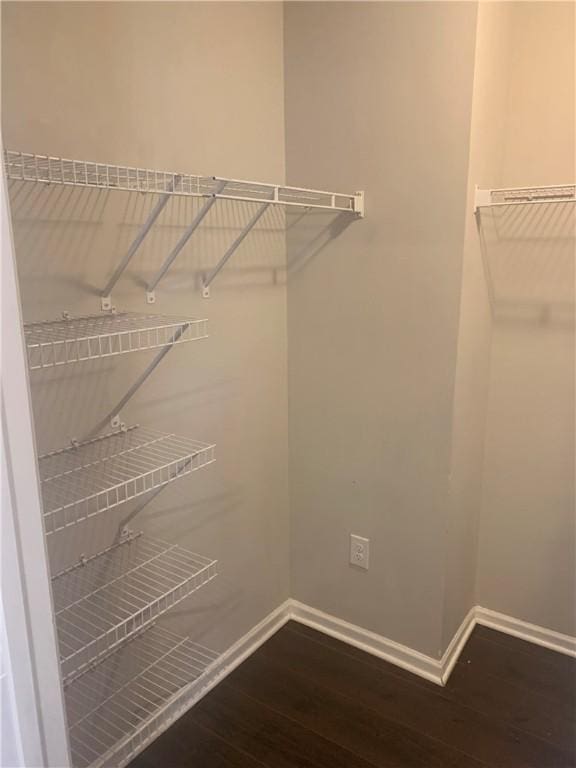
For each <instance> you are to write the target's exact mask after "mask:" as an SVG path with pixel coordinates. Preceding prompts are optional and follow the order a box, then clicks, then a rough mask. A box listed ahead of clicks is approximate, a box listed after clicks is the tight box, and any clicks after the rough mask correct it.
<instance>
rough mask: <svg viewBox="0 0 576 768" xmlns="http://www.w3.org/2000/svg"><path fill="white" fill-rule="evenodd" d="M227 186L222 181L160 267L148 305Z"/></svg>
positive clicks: (151, 285)
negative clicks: (159, 284)
mask: <svg viewBox="0 0 576 768" xmlns="http://www.w3.org/2000/svg"><path fill="white" fill-rule="evenodd" d="M225 186H226V182H225V181H221V182H220V184H219V185H218V187H217V189H216V192H214V193H213V194H212V196H211V197H210V199H209V200H207V201H206V202H205V203H204V205H203V206H202V208H201V209H200V211H199V212H198V213H197V214H196V216H195V217H194V219H193V220H192V222H191V223H190V224H189V226H188V227H187V228H186V231H185V232H184V234H183V235H182V237H181V238H180V240H178V242H177V243H176V245H175V246H174V248H173V249H172V251H171V252H170V253H169V254H168V256H167V257H166V259H165V260H164V263H163V264H162V266H161V267H160V269H159V270H158V272H157V273H156V275H155V276H154V278H153V279H152V281H151V282H150V283H148V285H147V287H146V301H147V302H148V304H154V302H155V301H156V295H155V291H156V286H157V285H158V283H159V282H160V280H162V278H163V277H164V275H165V274H166V272H168V270H169V269H170V267H171V266H172V263H173V262H174V260H175V259H176V257H177V256H178V254H179V253H180V251H181V250H182V248H184V246H185V245H186V243H187V242H188V240H190V238H191V237H192V235H193V233H194V232H195V230H196V229H198V227H199V226H200V224H201V223H202V220H203V219H204V218H205V216H206V215H207V213H208V212H209V211H210V209H211V208H212V206H213V205H214V203H215V202H216V200H217V199H218V197H217V195H219V194H220V192H222V190H223V189H224V187H225Z"/></svg>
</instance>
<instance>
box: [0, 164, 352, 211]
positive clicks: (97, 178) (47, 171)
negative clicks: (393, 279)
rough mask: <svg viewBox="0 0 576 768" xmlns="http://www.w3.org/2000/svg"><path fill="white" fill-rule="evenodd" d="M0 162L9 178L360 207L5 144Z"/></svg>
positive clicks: (297, 190)
mask: <svg viewBox="0 0 576 768" xmlns="http://www.w3.org/2000/svg"><path fill="white" fill-rule="evenodd" d="M4 163H5V168H6V175H7V177H8V178H9V179H11V180H14V181H34V182H43V183H45V184H64V185H68V186H80V187H93V188H99V189H120V190H125V191H130V192H132V191H136V192H155V193H160V194H170V195H184V196H192V197H217V198H222V199H226V200H244V201H248V202H264V201H268V202H270V203H271V204H279V205H288V206H290V205H297V206H304V207H309V208H323V209H330V210H336V211H348V212H350V213H360V208H359V207H358V206H359V205H360V197H359V195H358V194H346V193H340V192H327V191H324V190H316V189H306V188H304V187H289V186H283V185H276V184H267V183H262V182H256V181H242V180H239V179H223V178H220V177H216V176H196V175H191V174H181V173H174V172H169V171H155V170H151V169H149V168H132V167H130V166H119V165H107V164H104V163H94V162H89V161H85V160H69V159H66V158H62V157H50V156H48V155H36V154H32V153H27V152H15V151H13V150H5V153H4ZM222 182H225V188H224V191H223V192H220V191H219V190H220V189H221V184H222Z"/></svg>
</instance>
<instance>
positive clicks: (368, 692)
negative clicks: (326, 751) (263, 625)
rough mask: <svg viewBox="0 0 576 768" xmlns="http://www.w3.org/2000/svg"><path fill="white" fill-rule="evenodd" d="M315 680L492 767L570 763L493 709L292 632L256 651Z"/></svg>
mask: <svg viewBox="0 0 576 768" xmlns="http://www.w3.org/2000/svg"><path fill="white" fill-rule="evenodd" d="M260 653H261V654H264V655H266V656H267V657H269V658H270V659H271V660H273V661H276V662H278V663H282V664H285V665H288V666H290V668H291V669H292V670H294V671H296V672H297V673H299V674H302V675H304V676H305V677H306V678H307V679H309V680H311V681H313V682H314V683H316V684H318V685H321V686H326V687H327V688H330V689H331V690H333V691H337V692H338V693H341V694H343V695H345V696H348V697H350V698H352V699H354V700H356V701H358V702H359V703H361V704H362V705H363V706H366V707H369V708H370V709H372V710H374V711H375V712H376V713H378V714H380V715H382V716H383V717H386V718H388V719H390V720H392V721H394V722H398V723H401V724H402V725H405V726H407V727H409V728H413V729H414V730H415V731H417V732H418V733H422V734H425V735H427V736H430V737H432V738H434V739H437V740H439V741H442V742H444V743H445V744H448V745H450V746H452V747H455V748H456V749H459V750H461V751H462V752H466V753H468V754H470V755H471V756H475V757H477V758H479V759H480V760H482V761H483V762H485V763H487V764H488V765H490V766H503V767H506V768H507V766H510V765H514V766H518V768H521V767H522V768H540V767H541V766H545V765H547V766H558V765H566V766H568V765H570V764H571V763H574V762H575V761H574V753H573V752H572V753H569V752H567V751H565V750H561V749H559V748H558V747H555V746H554V745H553V744H551V743H549V742H547V741H543V740H542V739H540V738H537V737H536V736H534V735H532V734H530V733H525V732H523V731H521V730H519V729H516V728H512V727H510V726H509V725H508V724H507V723H504V722H502V721H501V720H500V719H499V718H498V716H494V713H492V714H491V715H487V714H484V713H481V712H477V711H472V710H470V709H469V708H468V707H466V706H465V705H463V704H461V703H460V702H458V701H455V700H454V699H453V698H448V697H445V696H443V695H441V693H440V691H441V689H440V688H439V687H438V686H436V689H437V690H436V691H434V692H431V691H426V690H424V689H423V688H421V687H420V686H418V685H415V684H414V683H413V682H412V681H407V680H406V681H405V680H399V679H398V678H395V677H394V676H392V675H389V674H386V673H385V672H382V671H377V672H376V671H375V670H373V669H371V668H370V667H368V666H367V665H365V664H361V663H360V662H359V661H357V660H354V659H351V658H350V657H349V656H346V655H344V654H341V653H339V652H337V651H335V650H328V649H326V648H325V647H323V646H322V645H320V644H318V643H315V642H313V641H312V640H311V639H309V638H306V637H304V636H303V635H301V634H297V633H294V632H291V631H290V630H281V631H280V632H278V633H277V634H276V635H275V636H274V637H273V638H271V639H270V640H269V641H268V643H266V645H265V646H264V647H263V648H262V649H261V650H260Z"/></svg>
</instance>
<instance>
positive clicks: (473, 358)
mask: <svg viewBox="0 0 576 768" xmlns="http://www.w3.org/2000/svg"><path fill="white" fill-rule="evenodd" d="M510 10H511V6H510V4H509V3H480V4H479V5H478V17H477V24H476V54H475V62H474V92H473V100H472V119H471V124H470V157H469V166H468V194H467V200H466V210H465V214H464V216H465V239H464V251H463V261H462V290H461V296H460V317H459V326H458V354H457V363H456V381H455V388H454V411H453V423H452V449H451V469H450V497H449V502H448V527H447V532H448V533H447V538H446V570H445V603H444V609H443V645H444V647H447V645H448V643H449V642H450V640H451V638H452V637H453V635H454V633H455V632H456V630H457V629H458V627H459V626H460V624H461V623H462V621H463V619H464V618H465V616H466V614H467V613H468V611H469V610H470V609H471V608H472V606H473V605H475V582H476V566H477V546H478V521H479V514H480V507H481V499H482V471H483V460H484V433H485V426H486V405H487V398H488V382H489V366H490V350H491V334H492V318H491V308H490V300H489V293H488V290H487V282H486V275H485V269H484V263H483V257H482V250H481V247H480V238H479V233H478V230H477V225H476V219H475V217H474V215H473V209H474V188H475V185H478V186H480V187H487V188H490V187H498V186H500V178H501V171H502V162H503V156H504V144H505V142H504V140H503V136H504V135H505V128H506V111H507V99H508V86H509V76H508V73H509V35H510Z"/></svg>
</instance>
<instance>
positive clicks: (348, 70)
mask: <svg viewBox="0 0 576 768" xmlns="http://www.w3.org/2000/svg"><path fill="white" fill-rule="evenodd" d="M475 20H476V6H475V4H473V3H445V4H443V3H329V2H328V3H324V2H320V3H289V4H287V5H286V9H285V62H286V64H285V66H286V104H287V114H286V147H287V174H288V180H289V181H292V182H294V181H296V180H298V183H301V184H307V185H321V186H325V187H326V186H327V187H328V188H335V189H338V188H342V189H344V190H346V189H359V188H360V189H362V188H363V189H365V190H366V200H367V216H366V219H365V220H363V221H360V222H356V223H354V224H352V225H351V226H350V227H348V228H347V229H346V230H345V231H344V232H342V234H340V235H339V236H336V237H334V239H333V240H332V241H331V242H330V244H329V246H328V247H325V248H322V247H321V246H322V244H323V243H324V241H325V240H326V238H327V237H328V236H329V233H327V232H324V233H322V232H320V234H318V238H317V240H316V243H315V248H312V249H308V250H304V251H303V252H302V250H301V249H302V245H303V243H305V242H309V241H310V237H311V235H312V233H314V232H317V231H319V230H321V228H322V226H323V225H324V224H325V222H322V221H320V222H319V221H317V220H314V219H313V218H312V217H310V218H309V220H308V221H307V222H306V223H300V224H299V225H295V226H294V227H293V229H292V230H290V234H289V244H288V246H289V247H288V259H289V288H288V327H289V403H290V461H291V463H290V469H291V499H292V509H291V526H292V594H293V596H294V597H296V598H297V599H299V600H302V601H303V602H306V603H309V604H311V605H313V606H315V607H317V608H320V609H322V610H325V611H327V612H329V613H332V614H335V615H337V616H339V617H340V618H343V619H345V620H348V621H351V622H354V623H357V624H359V625H361V626H363V627H366V628H368V629H371V630H373V631H376V632H379V633H381V634H383V635H385V636H386V637H389V638H392V639H394V640H396V641H399V642H401V643H405V644H407V645H409V646H411V647H412V648H415V649H418V650H420V651H423V652H425V653H429V654H431V655H434V656H436V655H438V654H439V653H440V651H441V644H442V643H441V634H442V628H441V624H442V618H441V611H442V603H443V589H444V558H445V532H446V526H447V505H448V474H449V471H450V454H451V421H452V407H453V405H452V400H453V389H454V374H455V360H456V348H457V339H458V314H459V300H460V282H461V268H462V244H463V237H464V217H465V206H466V188H467V187H466V185H467V168H468V142H469V129H470V109H471V98H472V76H473V64H474V32H475ZM317 218H319V217H317ZM337 226H338V225H336V227H335V229H334V230H333V233H335V232H336V231H337ZM312 256H313V257H312ZM350 533H358V534H361V535H364V536H368V537H369V538H370V539H371V564H370V570H369V571H368V572H365V571H359V570H355V569H354V568H352V567H350V566H349V565H348V537H349V534H350Z"/></svg>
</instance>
